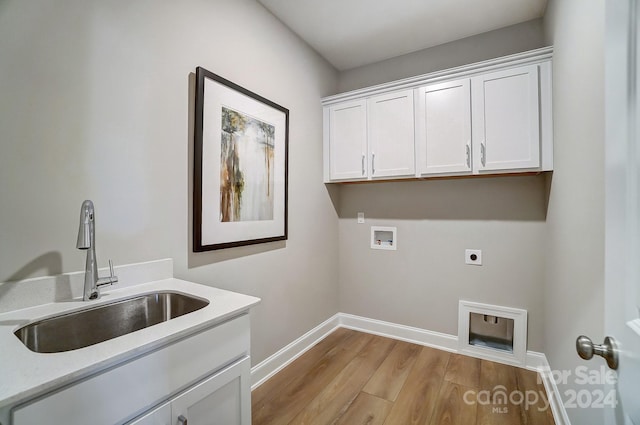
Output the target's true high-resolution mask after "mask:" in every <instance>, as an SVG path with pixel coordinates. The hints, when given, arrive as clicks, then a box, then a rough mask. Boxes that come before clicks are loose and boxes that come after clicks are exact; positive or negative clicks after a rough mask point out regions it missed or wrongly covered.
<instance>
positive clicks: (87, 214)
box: [76, 200, 118, 301]
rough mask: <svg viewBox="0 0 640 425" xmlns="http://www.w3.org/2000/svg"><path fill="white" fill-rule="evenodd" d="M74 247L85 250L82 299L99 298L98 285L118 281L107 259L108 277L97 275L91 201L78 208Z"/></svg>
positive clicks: (93, 215)
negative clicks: (78, 218) (76, 234)
mask: <svg viewBox="0 0 640 425" xmlns="http://www.w3.org/2000/svg"><path fill="white" fill-rule="evenodd" d="M76 248H78V249H86V250H87V264H86V266H85V270H84V295H83V298H82V299H83V300H84V301H89V300H95V299H97V298H100V287H101V286H104V285H113V284H114V283H116V282H118V277H117V276H114V274H113V264H112V263H111V260H109V272H110V275H109V277H99V276H98V264H97V263H98V262H97V261H96V235H95V212H94V208H93V202H91V201H89V200H87V201H84V202H83V203H82V207H81V208H80V229H79V230H78V242H77V243H76Z"/></svg>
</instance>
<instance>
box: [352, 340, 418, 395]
mask: <svg viewBox="0 0 640 425" xmlns="http://www.w3.org/2000/svg"><path fill="white" fill-rule="evenodd" d="M421 350H422V347H421V346H419V345H416V344H410V343H408V342H403V341H398V342H397V343H396V345H395V347H393V350H392V351H391V353H389V356H388V357H387V358H386V359H385V361H384V362H383V363H382V365H381V366H380V367H379V368H378V370H376V373H375V374H374V375H373V376H372V377H371V379H370V380H369V382H367V385H365V387H364V389H363V391H364V392H366V393H369V394H371V395H375V396H378V397H380V398H384V399H385V400H389V401H395V400H396V398H397V397H398V393H400V390H401V389H402V386H403V385H404V383H405V381H406V380H407V376H409V371H410V370H411V367H412V366H413V364H414V363H415V362H416V359H417V358H418V354H419V353H420V351H421Z"/></svg>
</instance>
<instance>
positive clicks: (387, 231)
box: [371, 226, 398, 251]
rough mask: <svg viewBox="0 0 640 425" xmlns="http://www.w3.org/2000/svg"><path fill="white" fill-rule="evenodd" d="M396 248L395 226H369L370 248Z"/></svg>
mask: <svg viewBox="0 0 640 425" xmlns="http://www.w3.org/2000/svg"><path fill="white" fill-rule="evenodd" d="M397 248H398V230H397V228H395V227H382V226H371V249H387V250H393V251H395V250H396V249H397Z"/></svg>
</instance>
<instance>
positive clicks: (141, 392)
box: [11, 313, 251, 425]
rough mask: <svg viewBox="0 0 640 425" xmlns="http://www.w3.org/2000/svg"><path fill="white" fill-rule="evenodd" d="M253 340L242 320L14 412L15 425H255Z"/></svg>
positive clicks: (246, 321)
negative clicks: (251, 381) (207, 424)
mask: <svg viewBox="0 0 640 425" xmlns="http://www.w3.org/2000/svg"><path fill="white" fill-rule="evenodd" d="M249 339H250V338H249V315H248V314H246V313H244V314H242V315H240V316H236V317H235V318H233V319H230V320H227V321H225V322H223V323H219V324H216V325H214V326H212V327H209V328H207V329H204V330H200V331H199V332H197V333H195V334H191V335H190V336H187V337H184V338H182V339H180V340H178V341H174V342H171V343H169V344H168V345H164V346H161V347H159V348H157V349H155V350H153V351H151V352H148V353H145V354H142V355H139V356H138V357H134V358H129V359H126V360H123V361H121V362H117V363H116V364H115V365H113V366H112V367H110V368H108V369H106V370H103V371H101V372H99V373H96V374H94V375H90V376H88V377H85V378H82V379H80V380H78V381H77V382H75V383H73V384H71V385H68V386H66V387H63V388H61V389H59V390H56V391H53V392H51V393H47V394H44V395H43V396H41V397H39V398H36V399H35V400H30V401H28V402H26V403H23V404H20V405H18V406H15V407H13V408H12V409H11V424H12V425H33V424H44V423H51V424H58V423H59V424H63V423H64V424H68V425H86V424H92V425H101V424H104V425H111V424H121V423H129V424H136V425H165V424H167V425H169V424H170V425H180V420H181V419H184V420H187V421H188V423H189V424H199V423H200V424H202V423H212V422H213V423H221V424H222V423H223V424H225V425H250V423H251V388H250V386H251V385H250V359H249ZM183 423H185V422H184V421H183ZM185 425H186V423H185Z"/></svg>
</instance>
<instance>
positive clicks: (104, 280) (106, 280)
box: [96, 260, 118, 286]
mask: <svg viewBox="0 0 640 425" xmlns="http://www.w3.org/2000/svg"><path fill="white" fill-rule="evenodd" d="M117 282H118V276H116V275H115V274H114V273H113V262H112V261H111V260H109V276H108V277H101V278H99V279H98V282H97V284H96V286H105V285H113V284H114V283H117Z"/></svg>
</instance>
